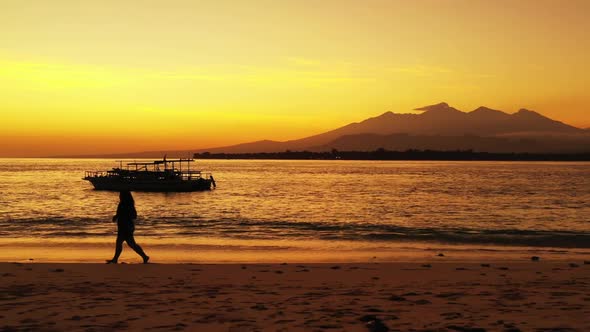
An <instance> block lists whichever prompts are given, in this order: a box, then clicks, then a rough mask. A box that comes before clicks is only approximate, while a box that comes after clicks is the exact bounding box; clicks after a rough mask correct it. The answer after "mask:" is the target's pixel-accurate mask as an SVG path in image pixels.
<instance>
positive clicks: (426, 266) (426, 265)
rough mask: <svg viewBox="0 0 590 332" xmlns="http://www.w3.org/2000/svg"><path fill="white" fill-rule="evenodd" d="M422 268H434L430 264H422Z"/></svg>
mask: <svg viewBox="0 0 590 332" xmlns="http://www.w3.org/2000/svg"><path fill="white" fill-rule="evenodd" d="M422 267H425V268H431V267H432V265H430V264H422Z"/></svg>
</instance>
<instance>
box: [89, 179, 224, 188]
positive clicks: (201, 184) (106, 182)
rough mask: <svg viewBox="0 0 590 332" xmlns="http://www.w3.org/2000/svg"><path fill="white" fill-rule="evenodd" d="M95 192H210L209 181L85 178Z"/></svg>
mask: <svg viewBox="0 0 590 332" xmlns="http://www.w3.org/2000/svg"><path fill="white" fill-rule="evenodd" d="M84 180H87V181H89V182H90V183H92V185H93V186H94V189H96V190H108V191H124V190H129V191H149V192H191V191H204V190H211V186H212V181H211V180H210V179H203V178H200V179H195V180H174V181H170V180H166V181H162V180H141V181H138V180H137V179H134V180H129V179H121V178H115V177H91V178H85V179H84Z"/></svg>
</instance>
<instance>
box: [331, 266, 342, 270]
mask: <svg viewBox="0 0 590 332" xmlns="http://www.w3.org/2000/svg"><path fill="white" fill-rule="evenodd" d="M330 268H331V269H332V270H340V266H338V265H336V266H332V267H330Z"/></svg>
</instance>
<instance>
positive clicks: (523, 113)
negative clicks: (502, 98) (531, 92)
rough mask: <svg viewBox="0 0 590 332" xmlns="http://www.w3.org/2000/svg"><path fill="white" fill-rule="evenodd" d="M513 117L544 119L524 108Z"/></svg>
mask: <svg viewBox="0 0 590 332" xmlns="http://www.w3.org/2000/svg"><path fill="white" fill-rule="evenodd" d="M514 115H516V116H526V117H537V118H545V117H544V116H543V115H541V114H539V113H537V112H535V111H531V110H527V109H526V108H521V109H519V110H518V112H516V113H514Z"/></svg>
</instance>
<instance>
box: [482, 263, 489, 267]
mask: <svg viewBox="0 0 590 332" xmlns="http://www.w3.org/2000/svg"><path fill="white" fill-rule="evenodd" d="M490 266H491V265H490V264H481V267H490Z"/></svg>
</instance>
